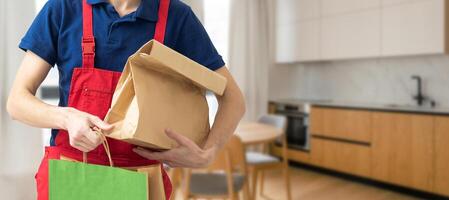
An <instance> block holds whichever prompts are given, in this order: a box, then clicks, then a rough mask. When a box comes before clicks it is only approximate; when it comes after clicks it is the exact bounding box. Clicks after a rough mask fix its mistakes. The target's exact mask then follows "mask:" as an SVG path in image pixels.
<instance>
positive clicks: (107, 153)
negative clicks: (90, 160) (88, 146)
mask: <svg viewBox="0 0 449 200" xmlns="http://www.w3.org/2000/svg"><path fill="white" fill-rule="evenodd" d="M92 129H93V130H94V131H95V133H96V134H98V136H100V137H101V139H102V140H103V142H102V143H103V147H104V150H105V152H106V155H107V156H108V159H109V166H111V167H114V162H113V161H112V156H111V151H110V149H109V143H108V140H107V139H106V136H105V135H104V134H103V133H102V132H101V129H99V128H97V127H94V128H92ZM83 163H87V153H86V152H83Z"/></svg>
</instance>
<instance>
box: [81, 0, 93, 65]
mask: <svg viewBox="0 0 449 200" xmlns="http://www.w3.org/2000/svg"><path fill="white" fill-rule="evenodd" d="M82 1H83V38H82V39H81V40H82V41H81V51H82V56H83V65H82V67H87V68H93V67H94V64H95V38H94V32H93V22H92V5H90V4H88V3H87V0H82Z"/></svg>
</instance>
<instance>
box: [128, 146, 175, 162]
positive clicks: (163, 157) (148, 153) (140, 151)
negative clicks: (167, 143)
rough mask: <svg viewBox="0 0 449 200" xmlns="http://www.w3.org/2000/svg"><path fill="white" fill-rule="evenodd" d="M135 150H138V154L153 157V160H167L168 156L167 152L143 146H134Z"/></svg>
mask: <svg viewBox="0 0 449 200" xmlns="http://www.w3.org/2000/svg"><path fill="white" fill-rule="evenodd" d="M133 151H134V152H136V153H137V154H139V155H141V156H143V157H145V158H148V159H151V160H167V159H168V158H167V156H166V152H152V151H148V150H146V149H143V148H140V147H138V148H134V149H133Z"/></svg>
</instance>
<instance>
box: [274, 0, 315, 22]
mask: <svg viewBox="0 0 449 200" xmlns="http://www.w3.org/2000/svg"><path fill="white" fill-rule="evenodd" d="M318 18H320V2H319V1H317V0H277V1H276V24H278V25H280V24H291V23H295V22H298V21H305V20H310V19H318Z"/></svg>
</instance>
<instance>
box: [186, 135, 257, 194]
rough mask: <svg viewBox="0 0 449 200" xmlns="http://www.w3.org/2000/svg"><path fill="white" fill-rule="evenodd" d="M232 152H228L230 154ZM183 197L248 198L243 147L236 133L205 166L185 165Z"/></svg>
mask: <svg viewBox="0 0 449 200" xmlns="http://www.w3.org/2000/svg"><path fill="white" fill-rule="evenodd" d="M231 155H232V156H231ZM185 174H186V176H185V182H186V184H185V188H184V199H197V198H229V199H232V200H233V199H239V192H242V193H243V198H244V199H245V200H246V199H249V198H250V197H249V187H248V178H247V177H248V176H247V166H246V160H245V151H244V146H243V144H242V142H241V141H240V138H239V137H238V136H235V135H234V136H232V137H231V138H230V140H229V141H228V143H227V144H226V146H225V147H224V148H223V150H222V151H221V152H220V153H219V154H218V155H217V157H216V159H215V161H214V163H212V164H211V165H210V166H209V167H207V169H203V170H196V171H193V172H192V169H186V173H185Z"/></svg>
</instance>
